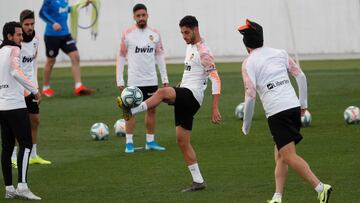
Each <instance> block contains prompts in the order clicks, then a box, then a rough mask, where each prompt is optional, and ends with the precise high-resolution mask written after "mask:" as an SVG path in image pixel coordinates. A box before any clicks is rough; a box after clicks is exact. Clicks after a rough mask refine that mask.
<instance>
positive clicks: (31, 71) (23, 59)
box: [20, 36, 39, 96]
mask: <svg viewBox="0 0 360 203" xmlns="http://www.w3.org/2000/svg"><path fill="white" fill-rule="evenodd" d="M38 47H39V38H38V37H36V36H35V37H34V38H33V39H32V40H31V41H30V42H21V51H20V67H21V69H22V70H23V72H24V74H25V76H26V77H27V78H29V80H30V81H31V82H32V84H34V85H35V87H36V88H38V79H37V71H38V64H37V60H36V56H37V50H38ZM28 94H29V93H28V92H27V93H26V95H25V96H27V95H28Z"/></svg>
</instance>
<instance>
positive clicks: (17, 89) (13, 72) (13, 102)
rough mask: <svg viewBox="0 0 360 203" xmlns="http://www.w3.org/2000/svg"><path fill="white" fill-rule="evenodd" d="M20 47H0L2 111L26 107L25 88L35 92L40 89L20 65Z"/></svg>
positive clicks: (0, 99)
mask: <svg viewBox="0 0 360 203" xmlns="http://www.w3.org/2000/svg"><path fill="white" fill-rule="evenodd" d="M19 60H20V48H19V47H16V46H4V47H3V48H1V49H0V111H4V110H13V109H19V108H26V104H25V99H24V88H25V89H26V90H28V91H29V92H31V93H33V94H37V93H38V90H37V88H36V87H35V85H33V84H32V82H31V81H30V80H29V79H28V78H27V77H26V76H25V75H24V73H23V71H22V69H21V68H20V65H19Z"/></svg>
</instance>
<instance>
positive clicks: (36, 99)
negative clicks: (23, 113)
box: [35, 91, 41, 105]
mask: <svg viewBox="0 0 360 203" xmlns="http://www.w3.org/2000/svg"><path fill="white" fill-rule="evenodd" d="M35 101H36V102H37V104H38V105H40V102H41V94H40V91H38V93H37V94H35Z"/></svg>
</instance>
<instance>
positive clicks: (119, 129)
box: [114, 119, 126, 137]
mask: <svg viewBox="0 0 360 203" xmlns="http://www.w3.org/2000/svg"><path fill="white" fill-rule="evenodd" d="M125 129H126V128H125V120H124V119H119V120H117V121H116V122H115V124H114V131H115V135H116V136H118V137H124V136H125V134H126V132H125Z"/></svg>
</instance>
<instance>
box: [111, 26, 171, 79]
mask: <svg viewBox="0 0 360 203" xmlns="http://www.w3.org/2000/svg"><path fill="white" fill-rule="evenodd" d="M126 58H127V61H128V80H127V85H128V86H157V85H158V78H157V72H156V64H157V65H158V68H159V72H160V76H161V80H162V82H163V83H169V81H168V76H167V71H166V64H165V57H164V50H163V45H162V42H161V37H160V34H159V32H158V31H157V30H156V29H154V28H151V27H149V26H147V27H146V28H144V29H139V28H138V27H137V26H136V25H134V26H132V27H131V28H129V29H128V30H126V31H125V32H123V33H122V37H121V43H120V49H119V54H118V57H117V62H116V82H117V86H124V84H125V83H124V79H123V71H124V65H125V61H126Z"/></svg>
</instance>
